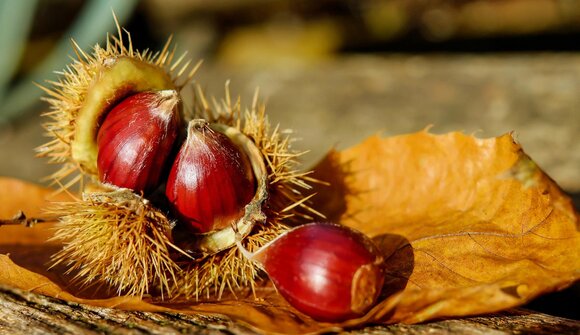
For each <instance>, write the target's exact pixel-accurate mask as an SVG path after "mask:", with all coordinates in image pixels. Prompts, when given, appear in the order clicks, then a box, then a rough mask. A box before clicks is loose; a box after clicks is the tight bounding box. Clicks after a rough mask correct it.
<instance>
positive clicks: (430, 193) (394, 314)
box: [0, 131, 580, 333]
mask: <svg viewBox="0 0 580 335" xmlns="http://www.w3.org/2000/svg"><path fill="white" fill-rule="evenodd" d="M316 170H317V175H318V176H319V177H320V178H321V179H325V180H328V179H330V180H329V181H330V182H331V183H332V186H330V187H320V188H319V189H318V190H317V191H318V193H319V196H318V200H317V206H318V207H317V209H320V210H321V211H323V212H325V213H327V214H328V215H329V218H330V219H332V220H334V221H337V222H340V223H343V224H346V225H349V226H352V227H355V228H357V229H359V230H362V231H363V232H365V233H367V234H369V235H370V236H373V237H374V238H375V240H376V241H377V242H378V243H379V245H380V246H381V249H382V250H383V252H384V254H385V256H386V257H387V269H388V271H387V275H388V277H387V281H386V284H385V292H384V294H383V298H384V300H383V301H382V302H381V303H380V304H379V305H378V306H376V308H374V309H373V310H371V311H370V312H369V313H368V314H367V315H366V316H364V317H363V318H360V319H356V320H350V321H347V322H345V323H343V324H339V325H333V324H327V323H318V322H315V321H313V320H312V319H310V318H308V317H306V316H304V315H302V314H300V313H299V312H296V311H295V310H294V309H293V308H291V307H290V306H288V305H287V304H286V303H285V302H284V301H283V300H282V299H281V298H280V297H279V296H278V295H277V294H276V293H275V291H274V290H273V289H272V288H271V287H270V286H268V285H265V286H264V287H263V288H260V289H258V292H257V295H258V298H259V299H255V298H254V297H252V296H248V297H246V296H238V299H237V300H236V299H233V298H226V299H223V300H222V301H219V302H216V301H200V302H175V303H172V304H165V305H160V304H154V303H153V302H152V301H146V300H140V299H137V298H134V297H110V296H106V295H102V294H101V293H91V292H87V290H79V289H78V288H77V287H74V286H71V285H70V283H69V282H68V281H67V276H66V275H64V274H63V271H62V269H52V270H48V266H47V264H48V261H49V256H50V254H52V253H53V252H54V251H55V250H56V249H58V248H59V247H60V246H59V245H56V244H54V243H47V241H46V239H47V237H49V236H50V235H51V225H50V224H41V225H37V226H36V227H34V228H25V227H22V226H3V227H0V231H1V234H0V253H1V254H0V263H1V264H0V268H1V269H2V271H0V284H7V285H12V286H14V287H17V288H20V289H23V290H28V291H33V292H36V293H40V294H45V295H49V296H53V297H59V298H62V299H66V300H69V301H75V302H79V303H86V304H92V305H97V306H105V307H116V308H123V309H129V310H144V311H178V312H183V313H206V314H218V315H223V316H227V317H229V318H231V319H232V320H235V321H237V322H240V323H243V324H245V325H247V326H249V327H251V328H253V329H255V330H257V331H264V332H270V333H271V332H275V333H317V332H324V331H329V330H339V329H341V328H344V327H351V326H356V325H359V324H363V323H366V322H371V321H372V322H376V321H380V322H399V321H404V322H420V321H424V320H428V319H432V318H436V317H442V316H462V315H470V314H479V313H486V312H493V311H497V310H500V309H505V308H509V307H512V306H515V305H519V304H523V303H525V302H526V301H528V300H530V299H532V298H533V297H535V296H537V295H539V294H542V293H544V292H548V291H552V290H555V289H559V288H563V287H565V286H567V285H569V284H570V283H572V282H573V281H575V280H577V279H578V277H579V276H580V274H579V272H580V255H579V251H578V248H577V246H578V245H579V242H580V234H579V233H578V219H577V216H576V213H575V212H574V209H573V208H572V205H571V203H570V200H569V199H568V198H567V197H566V196H565V195H564V194H563V193H562V192H561V191H560V189H559V188H558V186H557V185H556V184H555V183H554V182H553V181H552V180H550V179H549V177H547V176H546V175H545V174H543V173H542V172H541V171H540V170H539V169H538V168H537V166H536V165H535V164H534V163H533V162H532V161H531V160H530V159H529V158H528V157H527V156H526V155H525V154H524V153H523V151H522V150H521V147H520V146H519V145H518V144H516V143H514V141H513V139H512V137H511V136H510V135H504V136H501V137H498V138H493V139H486V140H480V139H476V138H474V137H471V136H466V135H463V134H460V133H449V134H446V135H433V134H430V133H428V132H426V131H425V132H419V133H416V134H411V135H404V136H397V137H393V138H379V137H372V138H370V139H368V140H367V141H365V142H364V143H362V144H360V145H358V146H356V147H354V148H351V149H348V150H345V151H342V152H336V151H334V152H331V153H329V154H328V156H327V157H326V158H325V159H324V160H323V161H322V162H320V164H319V165H318V166H317V169H316ZM48 194H49V191H48V190H45V189H42V188H40V187H38V186H35V185H32V184H27V183H23V182H20V181H16V180H12V179H6V178H0V201H2V203H3V206H2V208H1V209H0V218H3V219H4V218H11V217H12V216H14V215H15V214H16V213H17V212H18V210H23V211H25V212H26V213H27V214H29V215H38V213H40V211H39V208H42V207H43V206H45V204H46V201H45V198H46V196H47V195H48Z"/></svg>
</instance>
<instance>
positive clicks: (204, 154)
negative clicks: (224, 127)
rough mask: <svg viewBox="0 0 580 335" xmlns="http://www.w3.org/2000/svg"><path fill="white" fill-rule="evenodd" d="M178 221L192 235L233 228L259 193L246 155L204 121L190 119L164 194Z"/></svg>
mask: <svg viewBox="0 0 580 335" xmlns="http://www.w3.org/2000/svg"><path fill="white" fill-rule="evenodd" d="M165 194H166V196H167V199H168V200H169V203H170V206H171V209H172V211H173V213H174V215H175V216H176V217H177V218H178V219H179V221H180V222H182V223H186V224H187V225H188V226H189V227H190V228H191V229H192V230H193V231H194V232H197V233H207V232H211V231H216V230H221V229H224V228H228V227H231V226H232V225H233V223H235V222H236V221H238V220H239V219H240V218H241V217H242V216H243V215H244V211H245V206H246V205H247V204H248V203H250V202H251V200H252V198H253V197H254V195H255V194H256V180H255V177H254V173H253V170H252V164H251V163H250V160H249V158H248V156H247V155H246V154H245V153H244V152H242V150H240V148H238V147H237V146H236V145H235V144H234V142H232V140H230V139H229V138H228V137H227V136H226V135H225V134H223V133H221V132H219V131H216V130H214V129H212V128H211V127H210V124H209V123H208V122H206V121H205V120H201V119H199V120H192V121H191V122H190V123H189V126H188V130H187V139H186V140H185V143H184V144H183V145H182V147H181V149H180V150H179V152H178V154H177V157H176V158H175V161H174V162H173V165H172V167H171V171H170V172H169V177H168V180H167V186H166V192H165Z"/></svg>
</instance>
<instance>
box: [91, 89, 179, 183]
mask: <svg viewBox="0 0 580 335" xmlns="http://www.w3.org/2000/svg"><path fill="white" fill-rule="evenodd" d="M178 102H179V97H178V95H177V92H176V91H173V90H165V91H156V92H141V93H136V94H134V95H131V96H129V97H127V98H125V99H123V100H122V101H121V102H120V103H118V104H116V105H115V107H113V108H112V109H111V111H109V112H108V113H107V115H106V116H105V119H104V120H103V123H102V125H101V126H100V128H99V131H98V134H97V147H98V154H97V167H98V171H99V178H100V180H101V181H102V182H105V183H109V184H112V185H115V186H118V187H124V188H129V189H132V190H133V191H136V192H145V193H148V192H150V191H153V190H154V189H156V188H157V187H158V186H159V183H160V179H161V173H162V172H163V170H164V167H165V165H166V161H167V159H168V157H169V155H170V153H171V151H172V148H173V144H174V142H175V140H176V138H177V135H178V132H179V124H180V119H179V114H178Z"/></svg>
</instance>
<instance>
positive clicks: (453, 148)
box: [316, 131, 580, 323]
mask: <svg viewBox="0 0 580 335" xmlns="http://www.w3.org/2000/svg"><path fill="white" fill-rule="evenodd" d="M316 171H317V175H318V176H320V177H323V176H325V177H327V180H328V176H330V178H331V180H328V181H329V182H330V183H331V185H332V186H331V187H330V189H326V190H323V189H320V190H319V193H320V194H321V197H319V199H318V206H317V207H316V208H317V209H319V210H321V211H322V212H323V213H326V214H328V216H329V218H330V219H331V220H334V221H337V222H341V223H342V224H345V225H348V226H351V227H354V228H357V229H359V230H361V231H363V232H364V233H366V234H368V235H370V236H373V237H374V238H375V240H377V241H378V242H379V244H380V245H382V246H383V251H384V252H385V256H386V257H387V267H388V271H387V283H386V289H387V291H388V292H392V291H398V290H399V289H402V288H404V290H403V291H402V292H401V293H398V294H396V295H392V296H390V297H387V299H386V300H384V301H383V303H382V304H381V305H380V306H377V308H376V309H375V310H373V311H372V312H371V313H370V314H372V316H370V318H371V319H372V320H379V319H381V320H385V321H388V322H399V321H402V322H410V323H414V322H422V321H425V320H428V319H433V318H438V317H445V316H462V315H470V314H479V313H488V312H494V311H498V310H501V309H506V308H510V307H512V306H516V305H521V304H523V303H525V302H527V301H529V300H531V299H532V298H534V297H536V296H538V295H539V294H542V293H545V292H549V291H553V290H557V289H561V288H564V287H566V286H568V285H570V284H571V283H573V282H574V281H575V280H577V279H578V278H580V249H579V248H578V245H580V234H579V232H578V217H577V214H576V213H575V211H574V208H573V206H572V203H571V201H570V199H569V198H568V197H566V196H565V195H564V194H563V193H562V191H561V190H560V189H559V188H558V186H557V185H556V184H555V183H554V182H553V181H552V180H551V179H550V178H549V177H548V176H546V175H545V174H544V173H543V172H542V171H541V170H540V169H539V168H538V166H537V165H536V164H535V163H534V162H533V161H532V160H531V159H530V158H529V157H528V156H527V155H526V154H525V153H524V152H523V150H522V148H521V147H520V145H518V144H517V143H515V142H514V140H513V138H512V136H511V135H510V134H506V135H504V136H500V137H497V138H493V139H477V138H475V137H472V136H467V135H464V134H461V133H449V134H445V135H434V134H430V133H429V132H427V131H423V132H419V133H415V134H411V135H404V136H397V137H392V138H384V139H382V138H379V137H372V138H369V139H367V140H366V141H365V142H364V143H362V144H360V145H358V146H356V147H354V148H351V149H348V150H345V151H343V152H331V153H330V154H329V155H328V156H327V157H326V158H325V159H324V160H323V161H322V162H321V163H320V164H319V166H318V168H317V169H316ZM393 306H394V310H393Z"/></svg>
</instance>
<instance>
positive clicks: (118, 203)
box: [50, 189, 181, 297]
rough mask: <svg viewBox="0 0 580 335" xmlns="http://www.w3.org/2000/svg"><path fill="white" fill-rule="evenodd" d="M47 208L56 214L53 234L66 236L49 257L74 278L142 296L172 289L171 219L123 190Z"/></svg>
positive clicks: (176, 269) (175, 270) (173, 250)
mask: <svg viewBox="0 0 580 335" xmlns="http://www.w3.org/2000/svg"><path fill="white" fill-rule="evenodd" d="M50 211H51V212H52V213H53V214H54V215H58V216H60V222H59V223H58V225H57V227H56V229H57V230H56V233H55V236H54V237H53V239H55V240H60V241H65V244H64V247H63V249H62V250H60V251H59V252H57V253H56V254H55V255H53V256H52V261H53V266H56V265H59V264H63V265H65V266H67V267H68V271H67V272H68V273H71V274H73V275H74V279H73V280H74V281H78V282H80V283H81V284H83V285H90V284H94V283H105V284H107V285H108V286H110V287H112V288H113V289H115V290H116V291H117V293H118V294H129V295H136V296H143V295H144V294H146V293H151V292H152V291H158V292H159V294H160V295H161V296H162V297H164V296H166V295H167V293H169V292H170V291H172V290H173V289H172V288H170V285H171V284H172V283H174V282H175V277H176V273H178V272H179V271H181V269H180V268H179V266H178V265H177V264H176V263H175V262H174V261H173V259H172V254H174V253H178V252H180V250H179V249H178V248H177V247H175V246H174V245H173V244H172V242H171V237H170V236H171V227H172V222H170V221H169V220H168V219H167V218H166V217H165V215H163V214H162V213H161V212H160V211H159V210H157V209H156V208H155V207H154V206H152V205H151V203H150V202H149V201H148V200H146V199H144V198H142V197H140V196H138V195H136V194H134V193H132V192H131V191H130V190H127V189H118V190H116V191H113V192H94V193H85V194H84V198H83V199H79V200H78V201H73V202H66V203H57V204H55V205H54V206H53V207H52V208H51V209H50Z"/></svg>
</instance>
